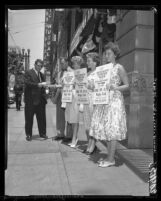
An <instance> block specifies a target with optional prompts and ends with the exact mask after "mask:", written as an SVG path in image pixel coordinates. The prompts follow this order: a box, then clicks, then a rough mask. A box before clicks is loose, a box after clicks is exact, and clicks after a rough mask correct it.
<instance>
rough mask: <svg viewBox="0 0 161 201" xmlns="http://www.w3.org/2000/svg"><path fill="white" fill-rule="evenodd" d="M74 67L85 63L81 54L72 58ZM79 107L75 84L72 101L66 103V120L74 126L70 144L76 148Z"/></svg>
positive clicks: (76, 67) (77, 67)
mask: <svg viewBox="0 0 161 201" xmlns="http://www.w3.org/2000/svg"><path fill="white" fill-rule="evenodd" d="M71 62H72V67H73V69H74V70H77V69H80V67H81V65H82V64H83V59H82V57H80V56H73V57H72V58H71ZM79 107H80V105H79V104H78V103H77V95H76V91H75V86H73V95H72V102H71V103H67V104H66V110H65V120H66V121H67V123H68V124H71V125H72V128H73V137H72V142H71V143H69V146H71V147H73V148H75V147H76V145H77V142H78V138H77V135H78V129H79Z"/></svg>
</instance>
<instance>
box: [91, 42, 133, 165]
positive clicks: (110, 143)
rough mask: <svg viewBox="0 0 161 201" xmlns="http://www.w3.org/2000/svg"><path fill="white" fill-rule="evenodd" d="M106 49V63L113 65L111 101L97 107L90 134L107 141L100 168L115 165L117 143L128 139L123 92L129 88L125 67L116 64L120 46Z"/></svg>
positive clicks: (108, 46) (110, 89)
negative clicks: (105, 152) (105, 154)
mask: <svg viewBox="0 0 161 201" xmlns="http://www.w3.org/2000/svg"><path fill="white" fill-rule="evenodd" d="M104 49H105V52H104V53H105V54H104V55H105V59H106V63H112V64H113V68H112V69H111V70H110V72H111V73H110V82H109V84H107V90H109V94H110V101H109V104H107V105H95V107H94V111H93V116H92V121H91V127H90V133H89V135H90V136H92V137H94V138H95V139H96V140H105V141H107V152H108V154H107V158H106V159H105V160H102V161H100V162H99V165H98V166H99V167H109V166H112V165H115V159H114V156H115V150H116V145H117V141H121V140H124V139H125V138H126V132H127V126H126V112H125V106H124V99H123V95H122V92H123V91H125V90H127V89H128V88H129V83H128V77H127V73H126V71H125V69H124V67H123V66H122V65H120V64H118V63H116V58H117V56H118V55H119V52H120V50H119V47H118V45H117V44H115V43H112V42H109V43H108V44H107V45H106V46H105V48H104ZM121 84H122V85H121Z"/></svg>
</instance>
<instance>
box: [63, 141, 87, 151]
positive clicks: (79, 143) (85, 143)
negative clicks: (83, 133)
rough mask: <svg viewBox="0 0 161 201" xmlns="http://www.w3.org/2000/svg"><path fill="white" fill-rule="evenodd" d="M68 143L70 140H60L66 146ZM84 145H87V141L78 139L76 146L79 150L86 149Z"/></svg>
mask: <svg viewBox="0 0 161 201" xmlns="http://www.w3.org/2000/svg"><path fill="white" fill-rule="evenodd" d="M69 143H71V141H69V142H63V141H61V144H64V145H67V146H69V145H68V144H69ZM86 147H87V141H81V140H79V141H78V143H77V148H78V149H79V150H80V151H83V150H84V149H86Z"/></svg>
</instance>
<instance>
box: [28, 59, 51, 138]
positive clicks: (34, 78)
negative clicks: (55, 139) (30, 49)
mask: <svg viewBox="0 0 161 201" xmlns="http://www.w3.org/2000/svg"><path fill="white" fill-rule="evenodd" d="M42 67H43V61H42V60H40V59H37V60H36V61H35V67H34V68H32V69H30V70H28V71H26V73H25V89H24V102H25V110H24V111H25V132H26V140H28V141H31V140H32V127H33V117H34V114H36V118H37V124H38V130H39V135H40V137H42V138H45V139H47V138H48V137H47V136H46V111H45V109H46V103H47V101H46V94H45V88H44V86H45V83H43V82H44V81H45V77H44V75H43V74H42V73H41V72H40V70H41V68H42Z"/></svg>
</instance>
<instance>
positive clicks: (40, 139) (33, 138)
mask: <svg viewBox="0 0 161 201" xmlns="http://www.w3.org/2000/svg"><path fill="white" fill-rule="evenodd" d="M48 139H49V138H48ZM32 140H37V141H44V140H46V139H44V138H41V137H40V135H33V136H32Z"/></svg>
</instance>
